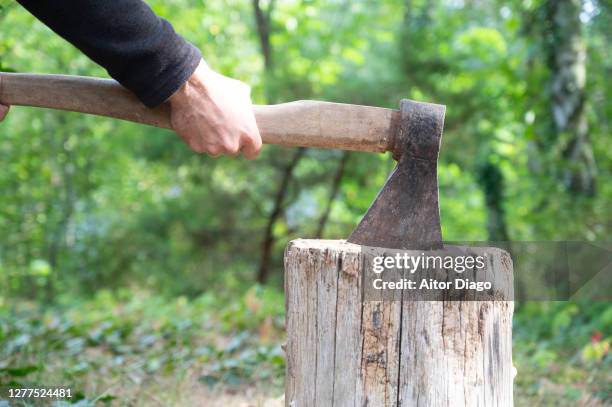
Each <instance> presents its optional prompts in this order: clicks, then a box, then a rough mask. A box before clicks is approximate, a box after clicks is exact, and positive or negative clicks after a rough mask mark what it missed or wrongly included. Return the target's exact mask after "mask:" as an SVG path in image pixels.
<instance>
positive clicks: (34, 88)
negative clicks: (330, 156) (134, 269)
mask: <svg viewBox="0 0 612 407" xmlns="http://www.w3.org/2000/svg"><path fill="white" fill-rule="evenodd" d="M0 103H3V104H7V105H17V106H33V107H42V108H52V109H58V110H65V111H73V112H80V113H87V114H94V115H98V116H107V117H112V118H115V119H121V120H128V121H132V122H136V123H142V124H147V125H151V126H155V127H160V128H167V129H171V128H172V126H171V124H170V110H169V106H168V105H167V104H162V105H161V106H159V107H157V108H154V109H150V108H147V107H146V106H144V105H143V104H142V103H141V102H140V101H139V100H138V99H137V98H136V97H135V96H134V95H133V94H132V93H131V92H129V91H128V90H126V89H125V88H123V87H122V86H121V85H119V84H118V83H117V82H115V81H113V80H108V79H100V78H91V77H78V76H66V75H36V74H21V73H0ZM254 112H255V118H256V120H257V125H258V127H259V131H260V133H261V136H262V140H263V142H264V143H266V144H276V145H280V146H286V147H318V148H337V149H343V150H353V151H369V152H385V151H391V152H392V153H393V157H394V158H395V159H396V160H397V161H398V165H397V167H396V168H395V170H394V171H393V173H392V174H391V176H390V177H389V179H388V180H387V182H386V184H385V186H384V187H383V189H382V190H381V191H380V193H379V194H378V196H377V197H376V200H375V201H374V203H373V204H372V206H371V207H370V209H369V210H368V212H367V213H366V215H365V216H364V218H363V220H362V221H361V223H360V224H359V225H358V226H357V228H356V229H355V230H354V231H353V233H352V234H351V236H350V237H349V239H348V240H349V241H350V242H352V243H357V244H363V245H368V246H378V247H387V248H395V249H407V248H414V244H415V243H418V242H429V243H431V242H439V241H440V240H441V232H440V215H439V209H438V180H437V161H438V152H439V149H440V140H441V136H442V128H443V125H444V112H445V107H444V106H441V105H434V104H429V103H421V102H415V101H411V100H402V101H401V103H400V109H399V110H394V109H385V108H379V107H371V106H360V105H350V104H342V103H330V102H319V101H297V102H290V103H283V104H278V105H269V106H257V105H256V106H254Z"/></svg>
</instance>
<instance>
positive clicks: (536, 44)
mask: <svg viewBox="0 0 612 407" xmlns="http://www.w3.org/2000/svg"><path fill="white" fill-rule="evenodd" d="M149 4H151V6H152V7H153V8H154V10H155V11H156V12H157V13H158V14H159V15H161V16H163V17H165V18H167V19H168V20H169V21H171V22H172V23H173V24H174V26H175V28H176V29H177V31H178V32H179V33H181V34H182V35H184V36H185V37H186V38H188V39H189V40H190V41H192V42H193V43H194V44H197V45H198V46H199V47H201V49H202V54H203V55H204V57H205V59H206V60H207V62H208V63H209V64H210V66H211V67H213V68H214V69H215V70H218V71H220V72H222V73H224V74H225V75H228V76H232V77H236V78H238V79H241V80H243V81H244V82H246V83H248V84H250V85H251V86H252V87H253V98H254V101H255V102H256V103H259V104H269V103H280V102H285V101H292V100H297V99H320V100H328V101H337V102H346V103H358V104H367V105H376V106H384V107H391V108H397V106H398V102H399V100H400V99H401V98H412V99H417V100H421V101H431V102H436V103H442V104H446V105H447V109H448V110H447V119H446V129H445V134H444V139H443V147H442V154H441V164H440V170H439V171H440V185H441V215H442V223H443V234H444V237H445V239H447V240H463V241H467V240H487V239H489V240H565V239H567V240H587V241H596V240H608V239H609V235H610V230H611V226H612V218H611V213H612V210H611V206H610V201H611V198H612V184H611V183H610V182H609V181H610V175H611V170H612V148H611V147H612V140H611V137H610V118H611V117H612V101H611V99H612V94H611V90H612V84H611V82H610V78H611V77H612V53H611V47H610V43H611V41H612V30H610V26H611V25H612V13H611V11H612V5H611V4H610V3H609V1H608V0H585V1H580V0H510V1H496V0H486V1H485V0H376V1H375V0H358V1H350V0H327V1H322V0H277V1H275V0H267V1H266V0H252V1H249V2H247V1H238V0H225V1H221V0H208V1H203V2H199V1H189V0H165V1H161V0H151V1H150V2H149ZM0 5H1V9H0V69H1V70H5V71H19V72H39V73H62V74H74V75H94V76H103V77H104V76H106V73H105V72H104V71H103V70H102V69H101V68H99V67H98V66H96V65H94V64H93V63H92V62H90V61H89V60H88V59H87V58H86V57H84V56H83V55H81V54H80V53H79V52H78V51H77V50H76V49H74V48H73V47H72V46H70V45H69V44H68V43H66V42H64V41H63V40H62V39H61V38H59V37H57V36H56V35H54V34H53V33H52V32H51V31H50V30H49V29H47V28H46V27H44V26H43V25H42V24H41V23H39V22H38V21H36V20H35V19H34V18H32V17H31V16H30V15H29V14H27V12H25V11H24V10H23V9H22V8H21V7H20V6H18V5H17V4H16V3H14V2H12V1H6V0H1V1H0ZM393 165H394V163H393V161H392V160H391V158H390V157H389V156H387V155H376V154H361V153H347V152H341V151H324V150H316V149H283V148H276V147H271V146H266V147H265V148H264V150H263V153H262V155H261V157H260V158H259V159H258V160H256V161H254V162H247V161H245V160H242V159H239V160H237V159H229V158H219V159H211V158H209V157H206V156H199V155H196V154H194V153H192V152H191V151H189V150H188V148H187V147H186V146H185V145H184V144H183V143H182V142H181V141H179V139H178V138H177V137H176V136H175V135H173V134H172V133H170V132H168V131H164V130H159V129H154V128H149V127H145V126H138V125H134V124H130V123H125V122H119V121H113V120H109V119H103V118H96V117H88V116H83V115H78V114H71V113H58V112H53V111H46V110H36V109H30V108H14V109H13V110H12V111H11V113H10V114H9V116H8V117H7V119H6V121H5V122H3V123H1V124H0V168H2V171H0V191H1V205H0V237H1V238H0V385H2V384H7V383H38V384H64V385H67V384H69V385H71V386H72V387H73V389H75V391H77V392H78V398H79V399H80V401H78V403H80V404H79V405H82V406H85V405H94V404H104V403H106V404H109V403H110V404H113V403H114V404H121V405H123V404H130V405H202V404H203V405H234V404H235V405H273V404H270V403H274V402H277V403H280V400H279V399H278V397H279V396H281V395H282V392H283V390H282V383H283V373H284V371H283V369H284V355H283V352H282V349H281V343H282V341H283V324H284V315H283V312H284V311H283V307H284V303H283V294H282V255H283V248H284V246H285V245H286V243H287V242H288V241H289V240H290V239H293V238H297V237H302V238H319V237H323V238H345V237H346V236H347V235H348V234H349V233H350V231H351V230H352V228H353V227H354V226H355V225H356V224H357V222H358V221H359V220H360V217H361V216H362V215H363V214H364V212H365V211H366V209H367V207H368V205H369V204H370V202H371V201H372V199H373V198H374V196H375V194H376V193H377V191H378V190H379V188H380V187H381V186H382V185H383V182H384V180H385V178H386V176H387V175H388V174H389V172H390V170H391V168H392V167H393ZM611 325H612V307H611V306H610V304H609V303H589V304H586V303H575V302H549V303H542V302H540V303H521V304H518V303H517V310H516V315H515V331H514V344H515V346H514V359H515V362H514V363H515V366H516V367H517V371H518V375H517V377H516V380H515V384H516V386H515V389H516V390H515V392H516V397H515V398H516V404H517V405H519V406H534V405H557V406H564V405H567V406H570V405H571V406H574V405H589V406H599V405H610V403H612V379H611V377H610V374H609V372H610V367H611V356H610V354H609V346H610V340H611V338H612V333H611V328H610V327H611ZM196 400H197V401H196ZM202 400H208V401H207V402H203V401H202ZM128 402H129V403H128ZM215 403H216V404H215ZM240 403H246V404H240ZM266 403H268V404H266Z"/></svg>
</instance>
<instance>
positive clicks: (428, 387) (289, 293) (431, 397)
mask: <svg viewBox="0 0 612 407" xmlns="http://www.w3.org/2000/svg"><path fill="white" fill-rule="evenodd" d="M370 249H371V248H370ZM370 249H368V253H367V254H366V253H364V251H363V250H362V247H361V246H359V245H355V244H351V243H347V242H346V241H343V240H302V239H298V240H294V241H292V242H290V243H289V245H288V246H287V249H286V252H285V296H286V297H285V298H286V308H287V309H286V311H287V313H286V318H287V347H286V351H287V376H286V383H285V384H286V388H285V389H286V393H285V404H286V405H287V406H290V407H318V406H336V407H344V406H347V407H348V406H351V407H352V406H377V407H379V406H380V407H386V406H417V407H419V406H427V407H442V406H444V407H447V406H458V407H471V406H503V407H506V406H512V404H513V398H512V381H513V367H512V312H513V303H512V302H511V301H497V300H492V301H407V300H406V297H405V296H400V297H399V298H400V300H397V301H388V300H386V301H382V300H381V301H377V300H373V301H363V300H362V295H363V294H362V293H363V289H364V287H362V283H363V281H362V279H361V274H362V273H363V267H364V266H363V265H364V259H365V257H364V256H368V255H377V254H376V253H378V254H382V253H384V252H385V250H386V249H375V250H379V252H375V253H374V252H373V254H372V253H369V252H370ZM471 249H472V250H480V249H475V248H471ZM482 250H484V248H483V249H482ZM486 251H487V253H489V254H490V255H491V257H490V258H489V261H490V264H489V265H490V267H491V268H492V270H493V271H494V272H495V273H494V274H495V278H496V279H497V280H499V279H501V280H504V281H507V282H510V283H511V281H512V280H511V278H512V262H511V261H510V260H509V257H507V256H508V254H507V253H506V252H504V251H502V250H499V249H491V248H486Z"/></svg>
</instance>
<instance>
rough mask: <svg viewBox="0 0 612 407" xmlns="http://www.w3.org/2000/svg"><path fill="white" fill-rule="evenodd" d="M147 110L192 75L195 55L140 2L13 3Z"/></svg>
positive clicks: (66, 0)
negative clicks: (75, 49) (56, 34)
mask: <svg viewBox="0 0 612 407" xmlns="http://www.w3.org/2000/svg"><path fill="white" fill-rule="evenodd" d="M18 1H19V3H21V4H22V5H23V6H24V7H25V8H26V9H28V10H29V11H30V12H31V13H32V14H34V16H36V17H37V18H38V19H40V20H41V21H42V22H44V23H45V24H46V25H47V26H49V27H50V28H51V29H52V30H53V31H55V32H56V33H58V34H59V35H61V36H62V37H64V38H65V39H66V40H68V41H70V42H71V43H72V44H73V45H74V46H76V47H77V48H78V49H80V50H81V51H82V52H83V53H85V54H86V55H87V56H89V57H90V58H91V59H92V60H94V61H95V62H96V63H98V64H100V65H102V66H103V67H104V68H106V70H107V71H108V73H109V75H110V76H111V77H113V78H114V79H115V80H116V81H118V82H119V83H121V84H122V85H123V86H125V87H126V88H128V89H130V90H131V91H132V92H134V93H135V94H136V96H138V98H139V99H140V100H142V102H143V103H144V104H145V105H147V106H150V107H153V106H157V105H159V104H160V103H162V102H164V101H165V100H166V99H168V98H169V97H170V96H172V94H173V93H174V92H176V91H177V90H178V89H179V88H180V87H181V86H182V85H183V83H185V81H186V80H187V79H188V78H189V77H190V76H191V74H192V73H193V72H194V71H195V69H196V67H197V66H198V63H199V62H200V58H201V55H200V51H199V50H198V49H197V48H196V47H195V46H193V45H192V44H190V43H189V42H187V41H186V40H185V39H184V38H182V37H181V36H180V35H178V34H177V33H176V32H175V31H174V29H173V28H172V26H171V25H170V23H168V21H166V20H164V19H162V18H159V17H158V16H156V15H155V13H153V10H151V8H150V7H149V6H148V5H147V4H145V3H144V2H143V1H141V0H112V1H102V0H38V1H37V0H18Z"/></svg>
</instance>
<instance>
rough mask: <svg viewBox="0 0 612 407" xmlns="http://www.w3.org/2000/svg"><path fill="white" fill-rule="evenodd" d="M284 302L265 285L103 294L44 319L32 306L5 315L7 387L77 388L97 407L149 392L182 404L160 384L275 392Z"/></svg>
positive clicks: (0, 347)
mask: <svg viewBox="0 0 612 407" xmlns="http://www.w3.org/2000/svg"><path fill="white" fill-rule="evenodd" d="M236 296H237V297H236ZM280 296H281V295H280V293H278V292H274V291H272V290H271V289H269V288H262V287H252V288H251V289H249V290H247V291H246V292H244V294H242V295H239V294H238V293H236V292H234V293H229V292H226V293H221V294H213V293H208V294H205V295H202V296H200V297H198V298H195V299H193V300H188V299H187V298H185V297H178V298H175V299H165V298H163V297H160V296H153V295H151V294H150V293H146V292H133V291H118V292H116V293H111V292H110V291H100V292H99V293H98V294H97V295H96V296H95V297H94V298H92V299H91V300H83V301H79V302H76V303H75V302H74V301H71V303H70V304H68V305H64V306H56V307H53V308H47V309H45V310H44V311H40V310H39V309H37V308H36V307H35V306H34V304H30V305H28V304H25V303H24V304H22V305H20V306H19V307H12V308H11V309H8V308H2V309H0V386H5V385H13V386H20V385H21V386H23V385H27V384H28V383H49V384H59V383H61V384H70V387H71V388H72V391H73V392H74V393H80V394H81V395H82V398H83V400H89V402H92V403H94V404H95V402H102V401H107V402H110V401H112V400H113V398H114V397H120V399H121V400H123V401H125V402H127V401H129V400H132V401H133V402H137V401H138V400H141V402H142V400H143V399H144V398H146V393H147V392H148V391H153V392H156V393H160V394H157V396H159V397H163V398H166V399H167V402H168V403H171V402H177V398H178V399H180V397H185V395H181V394H180V392H181V391H182V390H181V388H180V386H176V384H175V390H169V389H168V388H157V387H156V382H157V381H160V380H162V379H163V380H169V381H171V382H175V381H176V382H178V381H180V380H184V381H189V383H190V385H192V386H195V387H196V388H197V387H198V386H204V385H206V386H209V387H214V386H216V385H224V386H237V385H243V386H244V385H250V384H253V383H266V382H268V383H269V385H270V386H275V387H274V388H275V389H276V390H278V388H279V386H280V385H281V384H282V374H283V371H284V363H285V362H284V356H283V353H282V350H281V349H280V345H279V339H280V338H281V334H282V329H283V315H282V312H283V306H282V300H280V301H279V298H280ZM227 303H233V306H232V307H231V310H228V308H227V307H225V304H227ZM279 304H280V305H279ZM49 377H53V378H54V379H53V383H51V382H48V378H49ZM124 381H126V382H124ZM136 388H140V389H141V390H139V391H134V389H136ZM79 398H80V397H77V400H72V401H79V400H78V399H79Z"/></svg>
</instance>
